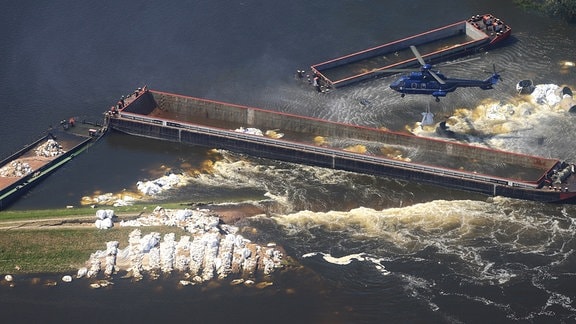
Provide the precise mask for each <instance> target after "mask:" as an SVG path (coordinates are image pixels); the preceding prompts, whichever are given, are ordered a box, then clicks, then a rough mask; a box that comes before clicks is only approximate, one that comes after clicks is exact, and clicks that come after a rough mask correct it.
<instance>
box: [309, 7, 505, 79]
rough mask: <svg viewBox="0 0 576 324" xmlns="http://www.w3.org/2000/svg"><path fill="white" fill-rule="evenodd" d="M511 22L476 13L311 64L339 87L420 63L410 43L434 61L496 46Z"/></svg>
mask: <svg viewBox="0 0 576 324" xmlns="http://www.w3.org/2000/svg"><path fill="white" fill-rule="evenodd" d="M511 33H512V29H511V28H510V26H508V25H507V24H505V23H504V22H503V21H502V20H500V19H498V18H496V17H494V16H493V15H491V14H485V15H477V16H473V17H471V18H469V19H467V20H463V21H460V22H456V23H453V24H449V25H447V26H444V27H440V28H436V29H433V30H430V31H427V32H424V33H421V34H417V35H414V36H410V37H406V38H403V39H400V40H397V41H394V42H390V43H387V44H383V45H379V46H376V47H372V48H368V49H365V50H362V51H359V52H356V53H352V54H348V55H345V56H342V57H338V58H335V59H331V60H328V61H326V62H322V63H318V64H315V65H312V67H311V69H312V73H313V75H314V77H315V78H317V80H316V82H318V83H320V84H322V85H323V86H326V87H331V88H338V87H342V86H345V85H349V84H351V83H355V82H358V81H362V80H366V79H369V78H374V77H380V76H385V75H389V74H392V73H394V72H387V70H390V69H403V68H411V67H418V66H420V65H419V63H418V61H417V59H416V58H415V57H414V54H413V53H412V51H411V50H410V46H416V47H417V48H418V50H419V52H420V54H421V55H422V57H423V58H424V60H426V62H427V63H429V64H434V63H438V62H441V61H446V60H448V59H453V58H456V57H460V56H465V55H470V54H473V53H476V52H479V51H483V50H486V49H488V48H490V47H493V46H494V45H496V44H497V43H499V42H501V41H503V40H504V39H506V38H508V37H509V36H510V34H511Z"/></svg>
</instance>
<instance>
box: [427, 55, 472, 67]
mask: <svg viewBox="0 0 576 324" xmlns="http://www.w3.org/2000/svg"><path fill="white" fill-rule="evenodd" d="M479 59H481V57H473V58H469V59H466V60H461V61H452V62H446V63H442V64H438V65H436V66H450V65H457V64H462V63H467V62H471V61H476V60H479Z"/></svg>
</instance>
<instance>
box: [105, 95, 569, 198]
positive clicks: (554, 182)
mask: <svg viewBox="0 0 576 324" xmlns="http://www.w3.org/2000/svg"><path fill="white" fill-rule="evenodd" d="M109 125H110V128H112V129H114V130H117V131H120V132H124V133H128V134H132V135H137V136H144V137H149V138H155V139H161V140H168V141H174V142H181V143H188V144H196V145H203V146H207V147H215V148H222V149H228V150H232V151H238V152H243V153H247V154H252V155H255V156H259V157H264V158H270V159H277V160H283V161H288V162H295V163H301V164H308V165H314V166H321V167H327V168H333V169H342V170H347V171H353V172H359V173H367V174H372V175H377V176H388V177H395V178H400V179H405V180H410V181H418V182H426V183H432V184H436V185H441V186H445V187H450V188H457V189H463V190H469V191H475V192H481V193H484V194H487V195H491V196H496V195H502V196H507V197H512V198H520V199H528V200H538V201H545V202H569V201H571V200H574V199H576V198H575V197H576V184H575V183H574V176H573V165H570V164H567V163H565V162H562V161H559V160H556V159H548V158H542V157H536V156H528V155H522V154H515V153H510V152H504V151H498V150H492V149H487V148H483V147H479V146H471V145H465V144H460V143H457V142H451V141H444V140H435V139H428V138H422V137H417V136H413V135H409V134H403V133H397V132H391V131H387V130H381V129H376V128H368V127H362V126H355V125H349V124H342V123H335V122H330V121H325V120H320V119H315V118H309V117H302V116H296V115H291V114H285V113H278V112H273V111H267V110H263V109H258V108H253V107H245V106H239V105H234V104H228V103H223V102H217V101H212V100H205V99H199V98H193V97H186V96H181V95H176V94H170V93H165V92H159V91H151V90H147V89H145V90H142V91H138V92H137V93H135V94H134V96H133V97H132V98H129V99H128V100H127V101H126V103H125V104H124V105H123V106H122V107H119V109H117V110H114V111H111V112H110V117H109ZM247 129H258V130H260V131H261V132H262V136H261V135H255V134H254V133H251V132H246V130H247ZM265 134H270V136H266V135H265ZM278 134H282V135H283V136H282V137H281V138H279V137H278V136H277V135H278Z"/></svg>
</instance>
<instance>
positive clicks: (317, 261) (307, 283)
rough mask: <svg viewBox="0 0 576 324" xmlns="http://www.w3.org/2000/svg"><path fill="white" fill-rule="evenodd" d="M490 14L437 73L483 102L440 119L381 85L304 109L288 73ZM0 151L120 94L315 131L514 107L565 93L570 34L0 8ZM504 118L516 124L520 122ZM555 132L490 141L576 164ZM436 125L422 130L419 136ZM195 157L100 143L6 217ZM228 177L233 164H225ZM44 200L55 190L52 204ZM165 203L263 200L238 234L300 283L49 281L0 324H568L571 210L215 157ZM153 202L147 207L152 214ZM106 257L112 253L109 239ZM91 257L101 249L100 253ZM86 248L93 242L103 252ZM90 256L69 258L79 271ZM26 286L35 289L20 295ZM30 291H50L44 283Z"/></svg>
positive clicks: (530, 19) (31, 5)
mask: <svg viewBox="0 0 576 324" xmlns="http://www.w3.org/2000/svg"><path fill="white" fill-rule="evenodd" d="M487 12H490V13H493V14H494V15H496V16H498V17H501V18H502V19H504V20H505V21H506V22H507V23H508V24H510V25H511V26H512V28H513V35H514V37H513V38H512V39H510V41H509V42H507V43H506V44H504V45H503V46H501V47H499V48H497V49H494V50H491V51H489V52H487V53H480V54H479V55H478V57H480V59H478V60H475V61H471V62H466V63H464V64H461V65H453V66H450V67H446V68H442V72H443V73H444V74H446V75H448V76H450V77H459V78H466V77H469V78H478V79H484V78H485V77H486V76H485V74H484V70H491V69H492V66H493V65H495V66H496V68H497V69H498V70H504V72H502V76H503V79H504V80H503V82H502V83H500V84H498V85H497V86H496V87H495V89H493V90H489V91H483V90H480V89H459V90H457V91H456V92H455V93H452V94H449V95H448V97H446V98H442V100H441V102H440V103H436V102H434V101H433V98H427V97H423V96H414V97H410V96H407V97H406V98H400V96H399V94H397V93H395V92H393V91H392V90H390V89H389V88H388V84H390V83H391V82H392V81H393V80H395V79H394V77H393V76H392V77H387V78H383V79H377V80H370V81H367V82H363V83H361V84H357V85H352V86H350V87H346V88H342V89H338V90H336V91H333V92H331V93H328V94H318V93H316V92H315V91H314V89H312V88H311V87H310V86H309V85H308V84H306V83H301V82H298V81H297V80H295V79H294V73H295V72H296V70H297V69H307V67H309V66H310V65H312V64H316V63H320V62H323V61H326V60H328V59H331V58H334V57H338V56H341V55H344V54H348V53H351V52H354V51H357V50H361V49H365V48H368V47H373V46H376V45H379V44H382V43H386V42H389V41H393V40H396V39H398V38H401V37H404V36H410V35H413V34H416V33H419V32H422V31H425V30H428V29H430V28H433V27H440V26H442V25H445V24H447V23H452V22H455V21H458V20H462V19H465V18H468V17H469V16H471V15H473V14H477V13H487ZM0 27H1V28H2V33H1V36H0V102H1V103H2V108H1V111H2V123H1V125H2V127H1V128H0V137H1V138H2V145H1V146H0V153H1V154H2V156H5V155H7V154H9V153H12V152H14V151H16V150H17V149H18V148H20V147H21V146H22V145H25V144H26V143H28V142H31V141H32V140H33V139H35V138H36V137H38V136H39V135H40V134H41V133H42V131H43V130H45V129H47V128H48V127H49V126H50V125H54V124H56V123H58V121H59V120H60V119H65V118H68V117H70V116H78V117H81V118H89V119H98V118H102V113H103V112H104V111H105V110H107V109H108V107H110V106H111V105H113V104H114V103H116V102H117V100H118V99H119V98H120V96H121V95H125V94H127V93H130V92H131V91H133V90H134V89H135V88H136V87H140V86H143V85H148V86H149V87H150V88H152V89H156V90H161V91H168V92H173V93H180V94H184V95H190V96H195V97H203V98H209V99H214V100H219V101H225V102H232V103H236V104H242V105H249V106H255V107H260V108H265V109H270V110H276V111H284V112H289V113H295V114H301V115H308V116H313V117H319V118H325V119H329V120H333V121H339V122H347V123H353V124H361V125H369V126H376V127H387V128H390V129H393V130H403V129H405V128H406V126H407V125H412V124H413V123H414V122H416V121H419V120H420V119H421V113H422V112H423V111H426V109H427V108H428V107H430V109H431V110H432V112H434V113H435V115H436V117H437V118H442V116H444V115H447V116H449V115H451V114H452V113H453V112H454V111H455V110H456V109H460V108H465V109H473V108H474V107H476V106H477V105H479V104H480V103H482V102H484V100H495V101H497V102H498V101H499V102H503V103H506V102H515V101H516V100H517V98H518V95H517V93H516V90H515V85H516V83H517V82H518V81H519V80H522V79H532V80H533V81H534V82H535V83H537V84H548V83H553V84H557V85H567V86H570V87H572V88H573V89H574V88H575V87H576V82H575V79H576V78H575V75H576V74H575V73H576V70H575V69H574V68H572V67H571V65H570V62H572V63H573V62H574V61H576V57H575V56H574V53H576V37H575V35H576V26H574V25H570V24H566V23H564V22H561V21H557V20H553V19H550V18H547V17H542V16H539V15H538V14H536V13H530V12H526V11H523V10H521V9H519V8H516V7H514V6H513V5H512V4H511V3H509V2H502V1H481V2H478V1H458V2H451V1H445V0H439V1H420V0H417V1H411V2H395V3H389V2H383V1H352V0H336V1H330V2H309V1H300V0H296V1H285V2H275V3H271V2H265V1H251V0H244V1H235V2H231V1H199V0H196V1H172V2H166V3H162V2H158V1H148V0H144V1H123V2H121V3H105V2H94V3H83V2H78V1H65V0H63V1H56V2H37V1H18V2H14V3H11V4H6V5H5V6H4V8H3V10H2V11H1V12H0ZM519 118H520V117H519ZM575 118H576V117H574V116H572V115H570V114H568V113H564V114H562V113H557V112H555V113H552V112H551V113H550V115H548V116H547V117H546V118H540V119H539V120H538V121H537V122H532V123H530V116H523V117H522V119H518V123H520V122H522V125H525V127H521V128H520V129H519V130H517V131H515V132H514V133H513V134H507V135H509V136H503V137H501V138H499V139H500V140H499V142H498V143H499V146H500V148H502V149H507V150H511V151H516V152H521V153H529V154H538V155H542V156H546V157H555V158H560V159H568V160H572V161H574V160H576V154H575V150H574V149H573V140H572V137H573V136H574V134H576V126H574V125H576V123H575V121H576V120H575ZM436 121H437V122H438V121H439V120H436ZM207 159H213V157H212V153H211V152H210V151H209V150H207V149H205V148H198V147H189V146H183V145H178V144H172V143H166V142H159V141H152V140H148V139H142V138H135V137H130V136H126V135H122V134H116V133H112V134H109V136H106V138H104V139H103V141H101V142H100V143H98V144H97V145H96V146H94V147H92V148H90V150H89V151H87V152H85V153H84V154H82V155H81V156H79V157H77V158H75V159H74V161H72V162H71V163H69V164H67V165H66V166H65V167H64V168H63V169H61V170H59V171H58V172H56V173H55V174H54V175H52V176H50V177H49V178H48V179H47V180H46V181H44V182H43V183H42V184H41V185H40V186H38V187H37V188H35V189H34V190H33V191H32V192H30V193H29V194H28V195H27V196H26V197H24V198H23V199H21V200H20V201H19V202H18V203H16V204H15V205H14V206H13V207H12V208H13V209H28V208H52V207H62V206H67V205H72V206H74V205H79V204H80V201H81V198H82V197H83V196H91V195H94V194H96V193H100V192H102V193H106V192H122V191H124V190H134V188H135V184H136V182H137V181H140V180H144V179H150V178H154V177H157V176H158V175H159V174H161V173H162V172H163V170H167V169H170V168H171V169H189V168H192V169H194V168H201V166H202V165H203V163H204V162H205V161H206V160H207ZM238 161H244V162H243V163H237V162H238ZM54 193H58V194H54ZM166 199H179V200H182V199H184V200H188V201H190V202H205V201H222V200H224V201H226V200H234V201H237V200H250V201H257V200H268V199H272V200H275V201H276V202H277V203H278V204H279V205H281V206H282V208H280V209H279V212H278V213H276V214H275V215H273V217H256V218H253V219H246V220H244V221H243V222H242V224H240V225H242V226H246V227H250V228H254V229H255V231H254V233H257V234H256V235H254V236H253V237H251V238H252V239H253V240H261V241H262V242H268V241H274V242H276V243H278V244H280V245H282V246H284V247H285V248H286V250H287V253H288V254H289V255H290V256H292V257H294V258H295V259H296V260H298V261H299V262H301V264H302V265H303V268H302V269H291V271H285V272H282V273H278V274H277V276H276V277H275V278H274V285H272V286H269V287H266V288H264V289H256V288H248V287H244V286H234V287H232V286H230V285H229V284H227V283H226V282H221V283H214V284H209V285H206V286H194V287H180V286H179V285H178V280H179V278H177V275H174V278H172V277H170V278H161V279H159V280H155V281H150V280H143V281H140V282H137V283H133V282H130V281H128V280H125V279H120V278H115V279H114V280H113V281H114V285H112V286H110V287H107V288H105V289H97V290H92V289H90V288H89V282H88V281H87V280H76V281H74V282H72V283H70V284H65V283H62V282H61V281H60V276H61V275H32V276H29V277H17V278H16V282H15V287H12V288H9V287H7V286H6V285H1V286H0V311H1V315H0V316H2V319H3V320H6V321H7V322H41V321H56V320H60V321H64V322H79V321H85V322H104V321H107V322H127V321H130V322H143V323H147V322H153V321H154V322H157V321H159V320H167V321H182V320H186V321H193V322H204V323H209V322H214V323H215V322H227V321H235V322H272V321H274V322H286V323H288V322H302V323H306V322H309V323H358V322H390V323H397V322H411V323H430V322H439V323H475V322H520V323H526V322H528V323H542V322H547V323H550V322H558V323H562V322H572V321H574V320H575V319H576V302H575V301H574V300H575V299H576V293H575V291H576V280H575V279H574V277H575V274H576V273H575V272H574V269H576V260H575V259H574V250H575V248H576V244H575V243H574V242H575V240H574V235H575V234H574V233H575V231H574V230H575V224H574V221H573V220H574V216H575V215H576V214H575V212H576V208H575V207H573V206H563V205H547V204H540V203H534V202H525V201H515V200H509V199H503V198H493V199H492V198H487V197H485V196H482V195H476V194H470V193H464V192H459V191H453V190H446V189H443V188H438V187H432V186H423V185H420V184H414V183H406V182H401V181H397V180H395V179H386V178H376V177H370V176H367V175H357V174H351V173H347V172H341V171H333V170H326V169H320V168H312V167H306V166H296V165H292V164H286V163H279V162H274V161H268V160H262V159H249V158H246V157H243V156H238V155H235V154H228V153H227V154H226V162H225V163H222V164H219V165H218V167H217V168H216V169H215V170H214V172H213V173H211V174H203V175H201V176H199V177H198V178H197V179H196V180H195V181H193V183H192V184H191V185H190V186H189V187H187V188H184V189H182V190H180V191H178V192H174V193H173V194H172V196H171V197H168V198H166ZM159 203H161V202H159ZM121 244H122V242H121ZM103 245H104V242H103ZM103 248H104V246H103ZM88 257H89V256H86V258H87V259H88ZM34 277H37V278H39V279H34ZM47 280H55V281H58V285H56V286H50V285H48V286H47V285H46V281H47Z"/></svg>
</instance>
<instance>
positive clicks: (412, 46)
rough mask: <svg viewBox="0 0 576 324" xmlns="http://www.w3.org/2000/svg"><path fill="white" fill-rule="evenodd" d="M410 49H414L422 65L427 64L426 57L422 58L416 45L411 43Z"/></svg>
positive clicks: (413, 51)
mask: <svg viewBox="0 0 576 324" xmlns="http://www.w3.org/2000/svg"><path fill="white" fill-rule="evenodd" d="M410 49H411V50H412V53H414V56H416V59H418V62H419V63H420V65H422V66H424V65H426V62H424V59H423V58H422V55H420V52H418V49H417V48H416V46H414V45H410Z"/></svg>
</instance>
